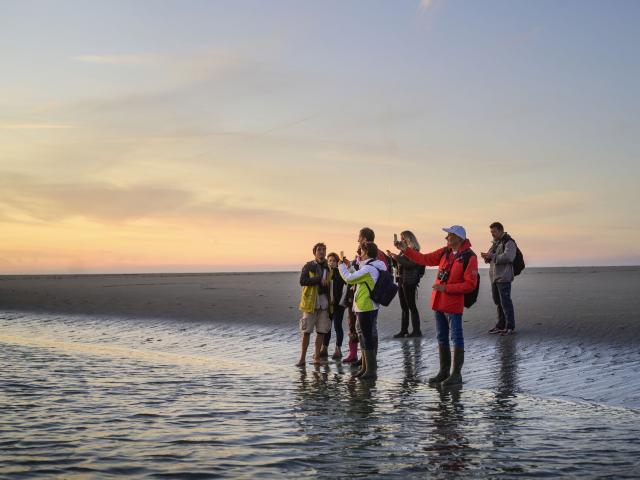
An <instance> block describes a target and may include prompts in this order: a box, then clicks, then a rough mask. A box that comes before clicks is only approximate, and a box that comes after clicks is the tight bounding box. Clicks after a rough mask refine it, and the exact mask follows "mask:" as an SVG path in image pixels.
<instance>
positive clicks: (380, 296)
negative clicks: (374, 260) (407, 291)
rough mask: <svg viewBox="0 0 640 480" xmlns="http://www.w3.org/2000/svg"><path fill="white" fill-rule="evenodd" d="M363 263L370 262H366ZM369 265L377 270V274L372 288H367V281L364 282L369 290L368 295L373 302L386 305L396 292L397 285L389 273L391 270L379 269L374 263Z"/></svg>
mask: <svg viewBox="0 0 640 480" xmlns="http://www.w3.org/2000/svg"><path fill="white" fill-rule="evenodd" d="M365 265H371V264H370V263H369V262H367V263H365ZM371 266H372V267H373V268H375V269H376V270H378V274H379V275H378V280H376V284H375V285H374V286H373V290H372V289H370V288H369V285H368V284H367V283H365V286H366V287H367V289H368V290H369V296H370V297H371V300H373V301H374V302H376V303H379V304H380V305H384V306H385V307H388V306H389V304H390V303H391V301H392V300H393V298H394V297H395V296H396V294H397V293H398V285H396V283H395V282H394V281H393V275H391V272H389V271H388V270H380V269H379V268H378V267H376V266H375V265H371Z"/></svg>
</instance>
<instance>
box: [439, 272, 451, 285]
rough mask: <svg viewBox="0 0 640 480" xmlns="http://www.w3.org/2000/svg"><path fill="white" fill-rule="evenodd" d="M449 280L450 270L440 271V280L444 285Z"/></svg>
mask: <svg viewBox="0 0 640 480" xmlns="http://www.w3.org/2000/svg"><path fill="white" fill-rule="evenodd" d="M448 279H449V271H448V270H438V280H440V281H441V282H442V283H445V282H446V281H447V280H448Z"/></svg>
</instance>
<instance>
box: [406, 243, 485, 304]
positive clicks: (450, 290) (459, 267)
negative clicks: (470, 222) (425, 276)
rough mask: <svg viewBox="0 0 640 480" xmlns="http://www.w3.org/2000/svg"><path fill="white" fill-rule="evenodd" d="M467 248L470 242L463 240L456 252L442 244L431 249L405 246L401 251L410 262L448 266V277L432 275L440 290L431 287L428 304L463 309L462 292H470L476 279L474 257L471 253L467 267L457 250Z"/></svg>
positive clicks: (463, 250)
mask: <svg viewBox="0 0 640 480" xmlns="http://www.w3.org/2000/svg"><path fill="white" fill-rule="evenodd" d="M470 248H471V242H469V240H468V239H467V240H465V241H464V242H463V243H462V245H461V246H460V250H459V251H458V253H457V254H455V255H454V253H453V252H452V251H451V249H450V248H448V247H442V248H439V249H438V250H436V251H434V252H431V253H420V252H416V251H415V250H413V249H412V248H407V249H406V250H405V252H404V254H405V255H406V256H407V257H408V258H409V259H411V260H413V261H414V262H416V263H418V264H420V265H425V266H427V267H439V270H446V269H447V268H448V269H449V278H448V279H447V281H446V282H442V281H441V280H440V279H439V278H438V275H436V282H435V283H436V285H444V286H445V287H444V292H440V291H438V290H433V292H432V293H431V308H432V309H433V310H435V311H437V312H445V313H462V312H463V311H464V294H465V293H471V292H473V290H474V289H475V288H476V284H477V282H478V257H477V256H476V255H475V254H473V255H471V257H470V258H469V264H468V265H467V269H466V270H465V269H464V261H463V258H461V256H460V255H461V254H462V253H463V252H465V251H466V250H469V249H470Z"/></svg>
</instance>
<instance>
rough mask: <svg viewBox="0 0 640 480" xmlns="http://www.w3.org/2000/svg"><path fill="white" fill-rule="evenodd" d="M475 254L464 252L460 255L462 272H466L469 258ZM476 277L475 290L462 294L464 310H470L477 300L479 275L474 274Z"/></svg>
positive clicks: (469, 251)
mask: <svg viewBox="0 0 640 480" xmlns="http://www.w3.org/2000/svg"><path fill="white" fill-rule="evenodd" d="M475 256H476V254H475V253H474V251H473V250H471V249H469V250H466V251H465V252H464V253H463V254H462V255H461V257H462V264H463V266H464V271H465V272H466V271H467V266H468V265H469V259H470V258H471V257H475ZM476 275H478V281H477V282H476V288H474V289H473V292H469V293H465V294H464V306H465V308H471V307H472V306H473V304H474V303H476V301H477V300H478V292H479V291H480V273H476Z"/></svg>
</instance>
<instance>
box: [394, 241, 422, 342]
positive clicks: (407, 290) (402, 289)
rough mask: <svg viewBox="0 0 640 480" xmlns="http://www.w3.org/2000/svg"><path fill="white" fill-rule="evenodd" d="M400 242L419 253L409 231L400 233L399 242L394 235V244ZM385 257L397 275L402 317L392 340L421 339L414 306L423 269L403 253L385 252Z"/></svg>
mask: <svg viewBox="0 0 640 480" xmlns="http://www.w3.org/2000/svg"><path fill="white" fill-rule="evenodd" d="M399 241H400V242H402V244H403V245H405V246H408V247H411V248H412V249H413V250H415V251H416V252H419V251H420V243H419V242H418V239H417V238H416V236H415V235H414V234H413V233H412V232H411V231H409V230H405V231H404V232H401V233H400V240H398V236H397V235H395V234H394V243H398V242H399ZM387 255H389V256H390V257H391V259H392V260H393V264H394V267H395V268H396V271H397V275H396V281H397V283H398V298H399V300H400V308H401V310H402V314H401V315H402V317H401V320H400V332H399V333H396V334H395V335H394V336H393V338H419V337H422V330H421V328H420V312H418V306H417V305H416V299H417V294H418V287H419V286H420V279H421V278H422V276H423V275H424V271H425V268H424V266H423V265H418V264H417V263H416V262H414V261H413V260H411V259H409V258H408V257H407V256H406V255H405V254H404V253H402V252H401V253H400V254H395V253H391V252H390V251H389V250H387ZM409 318H411V330H412V331H411V333H409Z"/></svg>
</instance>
